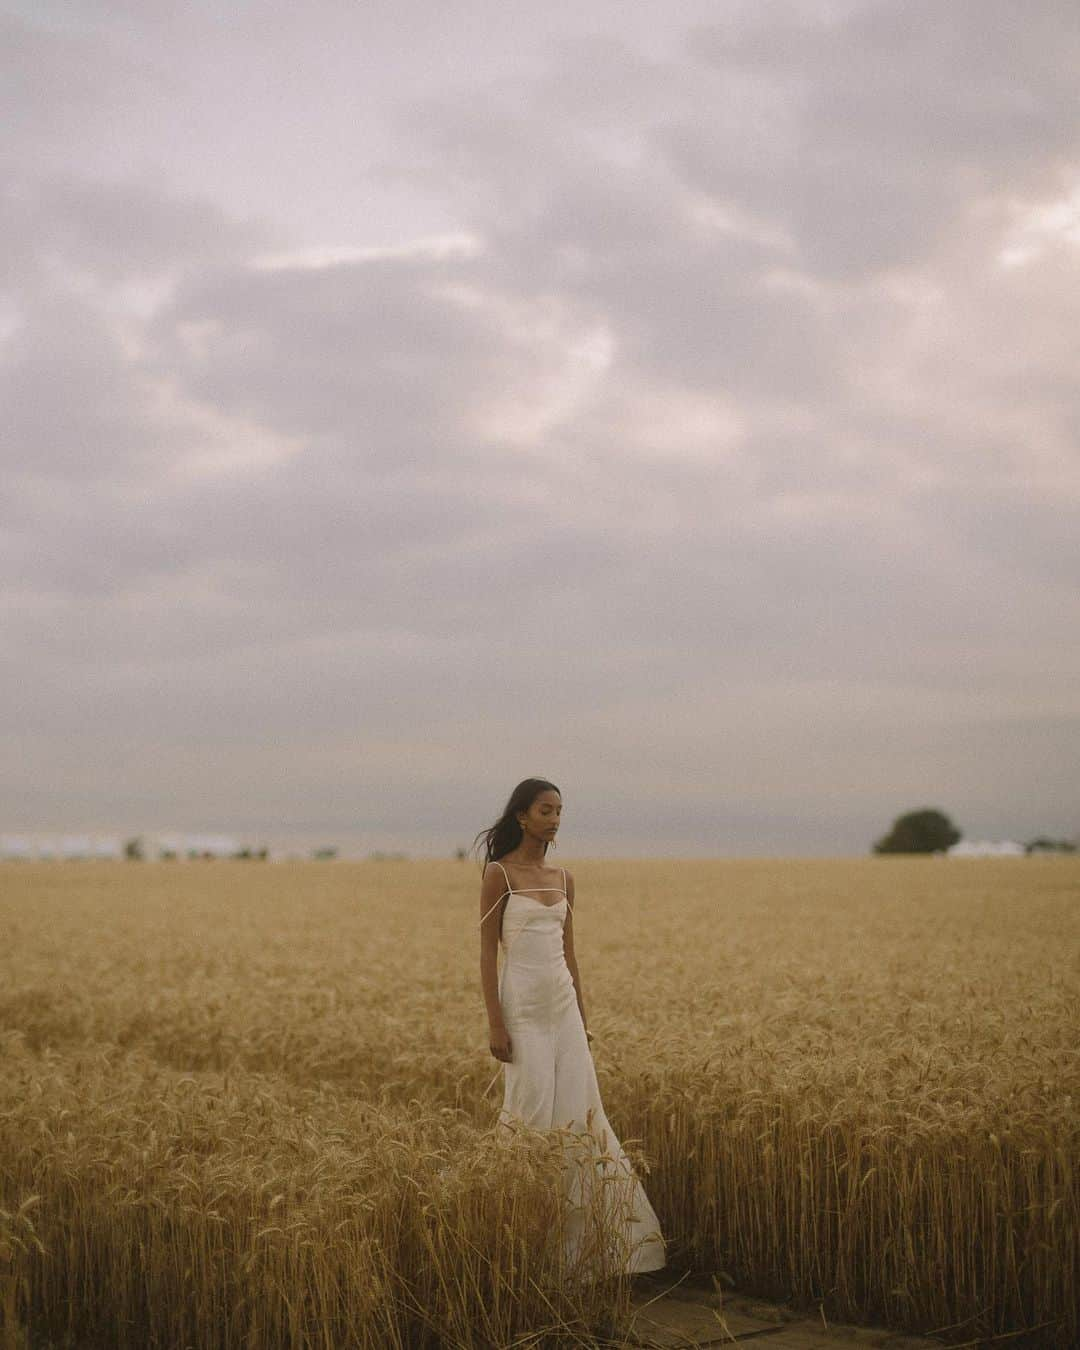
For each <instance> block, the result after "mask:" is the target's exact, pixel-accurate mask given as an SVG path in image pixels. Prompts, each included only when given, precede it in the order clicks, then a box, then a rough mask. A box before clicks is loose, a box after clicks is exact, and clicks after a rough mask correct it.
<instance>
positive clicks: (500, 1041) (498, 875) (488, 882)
mask: <svg viewBox="0 0 1080 1350" xmlns="http://www.w3.org/2000/svg"><path fill="white" fill-rule="evenodd" d="M505 893H506V879H505V877H504V876H503V873H502V868H501V867H489V868H487V869H486V871H485V872H484V879H483V881H482V882H481V883H480V987H481V989H482V990H483V993H484V1006H485V1007H486V1008H487V1017H488V1039H489V1041H490V1044H491V1053H492V1054H493V1055H495V1058H496V1059H504V1058H505V1059H509V1053H510V1038H509V1036H508V1035H507V1031H506V1023H505V1022H504V1021H503V1011H502V1004H501V1003H500V1002H499V920H500V916H501V914H502V911H503V906H502V905H500V904H499V903H498V901H499V900H500V898H501V897H502V896H503V895H504V894H505Z"/></svg>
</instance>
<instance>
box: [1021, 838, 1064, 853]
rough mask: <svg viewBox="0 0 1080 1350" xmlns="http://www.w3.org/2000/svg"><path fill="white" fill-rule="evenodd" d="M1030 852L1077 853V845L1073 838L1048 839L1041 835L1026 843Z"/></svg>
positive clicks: (1026, 847) (1025, 846)
mask: <svg viewBox="0 0 1080 1350" xmlns="http://www.w3.org/2000/svg"><path fill="white" fill-rule="evenodd" d="M1024 848H1025V849H1026V850H1027V852H1028V853H1075V852H1076V845H1075V844H1074V843H1073V841H1072V840H1071V839H1047V838H1046V836H1045V835H1039V837H1038V839H1029V840H1028V842H1027V843H1026V844H1025V845H1024Z"/></svg>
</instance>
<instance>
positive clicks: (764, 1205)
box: [0, 857, 1080, 1350]
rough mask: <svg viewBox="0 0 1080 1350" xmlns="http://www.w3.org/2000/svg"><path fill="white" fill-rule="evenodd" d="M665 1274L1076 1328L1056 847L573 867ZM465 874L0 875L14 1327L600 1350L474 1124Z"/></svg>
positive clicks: (1, 1156)
mask: <svg viewBox="0 0 1080 1350" xmlns="http://www.w3.org/2000/svg"><path fill="white" fill-rule="evenodd" d="M570 865H571V866H572V867H573V870H574V874H575V877H576V881H577V895H578V902H577V917H576V918H575V924H576V933H577V950H578V958H579V965H580V969H581V975H582V982H583V987H584V996H585V1003H586V1009H587V1012H588V1016H589V1025H590V1029H591V1030H592V1031H593V1032H594V1033H595V1037H596V1039H595V1041H594V1044H593V1053H594V1057H595V1060H596V1064H597V1072H598V1076H599V1079H600V1087H601V1091H602V1093H603V1096H604V1103H605V1107H606V1109H607V1112H608V1115H609V1117H610V1119H611V1122H612V1125H613V1126H614V1128H615V1130H616V1132H617V1133H618V1134H619V1136H620V1137H621V1139H622V1140H623V1143H624V1144H625V1145H626V1146H627V1147H628V1150H629V1151H630V1153H631V1156H632V1157H633V1158H634V1159H635V1162H636V1163H637V1164H638V1166H639V1169H640V1170H641V1172H642V1173H643V1175H644V1180H645V1183H646V1188H647V1190H648V1193H649V1196H650V1199H651V1200H652V1202H653V1204H654V1206H655V1208H656V1210H657V1213H658V1214H659V1216H660V1220H661V1223H662V1225H663V1228H664V1232H665V1236H666V1237H667V1240H668V1255H669V1261H670V1264H671V1268H672V1271H673V1272H674V1271H679V1270H684V1269H692V1270H695V1271H710V1272H715V1273H716V1274H717V1276H718V1278H719V1279H720V1280H721V1282H722V1283H723V1285H724V1286H726V1287H731V1286H734V1287H737V1288H739V1289H740V1290H743V1291H746V1292H755V1293H758V1294H761V1295H765V1296H771V1297H774V1298H777V1299H788V1300H791V1301H792V1302H793V1303H794V1304H796V1305H797V1306H804V1307H807V1308H812V1309H820V1311H821V1315H822V1317H824V1318H826V1319H840V1320H847V1321H862V1320H865V1321H872V1322H876V1323H879V1324H885V1325H888V1326H891V1327H895V1328H897V1329H905V1330H910V1331H919V1332H924V1333H926V1332H930V1333H933V1334H936V1335H937V1336H938V1337H939V1338H940V1339H941V1340H942V1341H944V1342H948V1343H952V1344H956V1345H960V1344H972V1343H977V1342H978V1340H979V1338H984V1337H989V1336H991V1335H994V1334H1000V1333H1003V1332H1009V1331H1016V1330H1018V1329H1020V1328H1029V1329H1030V1328H1036V1329H1037V1330H1036V1331H1035V1332H1034V1335H1033V1338H1032V1337H1029V1338H1028V1339H1027V1340H1026V1341H1025V1342H1024V1343H1025V1344H1044V1345H1046V1346H1048V1347H1051V1346H1052V1347H1062V1350H1063V1348H1064V1347H1066V1346H1071V1345H1075V1344H1077V1343H1078V1342H1080V1319H1078V1296H1077V1290H1078V1289H1080V1240H1078V1239H1080V1213H1078V1210H1080V1198H1078V1182H1077V1159H1078V1144H1080V1113H1078V1110H1077V1104H1078V1102H1080V1067H1078V1060H1077V1046H1078V1043H1080V1015H1078V1014H1080V959H1078V958H1080V860H1078V859H1074V858H1070V857H1030V858H1023V859H1012V858H1004V859H1002V858H988V859H971V860H962V861H959V860H955V859H953V860H949V859H945V858H942V857H930V858H899V857H892V858H885V857H873V858H867V859H854V860H807V861H795V860H783V861H767V860H720V861H685V862H680V861H671V860H664V861H633V862H602V861H595V860H593V861H578V862H573V861H571V863H570ZM478 887H479V873H478V869H477V868H476V866H475V865H474V864H472V863H459V862H451V861H448V862H368V863H346V862H333V863H282V864H260V863H255V862H251V863H245V862H213V863H188V864H183V863H174V864H169V863H145V864H143V863H115V864H114V863H91V864H74V863H19V864H6V865H4V866H2V867H0V888H2V890H0V932H2V933H3V935H4V940H3V942H2V944H0V1052H2V1055H3V1064H4V1073H3V1076H2V1081H0V1317H2V1335H0V1345H2V1347H3V1350H15V1348H16V1347H39V1346H42V1347H53V1346H55V1347H60V1346H80V1345H89V1344H93V1345H108V1346H123V1347H139V1348H140V1350H142V1348H143V1347H163V1348H167V1350H177V1348H178V1347H183V1346H189V1345H190V1346H197V1347H200V1350H202V1348H203V1347H211V1348H216V1347H247V1348H249V1350H251V1348H254V1347H262V1346H275V1347H276V1346H290V1347H291V1346H312V1347H327V1348H328V1350H329V1347H340V1346H358V1347H369V1346H370V1347H379V1348H380V1350H385V1347H427V1346H452V1347H458V1346H461V1347H464V1346H511V1345H518V1346H533V1345H535V1346H539V1345H617V1344H619V1343H620V1337H621V1335H622V1331H623V1329H624V1328H625V1326H626V1317H627V1313H628V1309H629V1290H628V1287H627V1282H626V1281H625V1280H620V1279H615V1280H612V1281H609V1282H604V1283H602V1284H599V1285H588V1286H577V1285H572V1284H568V1283H567V1282H566V1281H565V1280H561V1279H560V1271H559V1248H558V1242H557V1240H555V1239H556V1238H557V1234H558V1223H559V1219H560V1214H559V1207H558V1200H557V1195H558V1179H557V1176H558V1174H557V1168H558V1151H557V1148H556V1147H555V1144H556V1143H557V1140H556V1141H553V1139H552V1137H551V1136H548V1135H544V1134H532V1135H529V1134H526V1133H518V1134H517V1135H513V1136H509V1137H504V1135H503V1133H501V1132H499V1131H497V1130H495V1129H494V1120H495V1115H496V1112H497V1109H498V1104H499V1100H500V1096H501V1080H500V1078H499V1075H500V1074H501V1069H500V1067H499V1065H498V1064H497V1063H496V1062H495V1061H494V1060H493V1059H492V1058H491V1056H490V1054H489V1053H488V1050H487V1035H486V1033H487V1025H486V1018H485V1016H484V1011H483V1003H482V999H481V996H480V987H479V969H478V958H479V940H478V936H477V918H478V899H477V892H478Z"/></svg>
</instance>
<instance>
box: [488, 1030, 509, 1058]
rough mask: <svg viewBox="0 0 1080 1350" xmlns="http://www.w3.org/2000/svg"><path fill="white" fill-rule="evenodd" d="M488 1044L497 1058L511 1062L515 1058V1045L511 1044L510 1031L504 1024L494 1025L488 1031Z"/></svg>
mask: <svg viewBox="0 0 1080 1350" xmlns="http://www.w3.org/2000/svg"><path fill="white" fill-rule="evenodd" d="M488 1044H489V1047H490V1049H491V1053H492V1054H493V1055H494V1056H495V1058H496V1059H500V1060H502V1062H503V1063H504V1064H509V1063H511V1061H512V1058H513V1052H514V1047H513V1046H512V1045H511V1044H510V1033H509V1032H508V1031H507V1029H506V1028H505V1027H504V1026H500V1027H492V1028H491V1029H490V1030H489V1031H488Z"/></svg>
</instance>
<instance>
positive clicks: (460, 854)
mask: <svg viewBox="0 0 1080 1350" xmlns="http://www.w3.org/2000/svg"><path fill="white" fill-rule="evenodd" d="M468 856H469V855H468V854H467V853H466V852H465V850H464V849H463V848H456V849H455V850H454V857H455V858H456V859H457V860H458V862H464V861H465V859H466V858H467V857H468Z"/></svg>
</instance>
